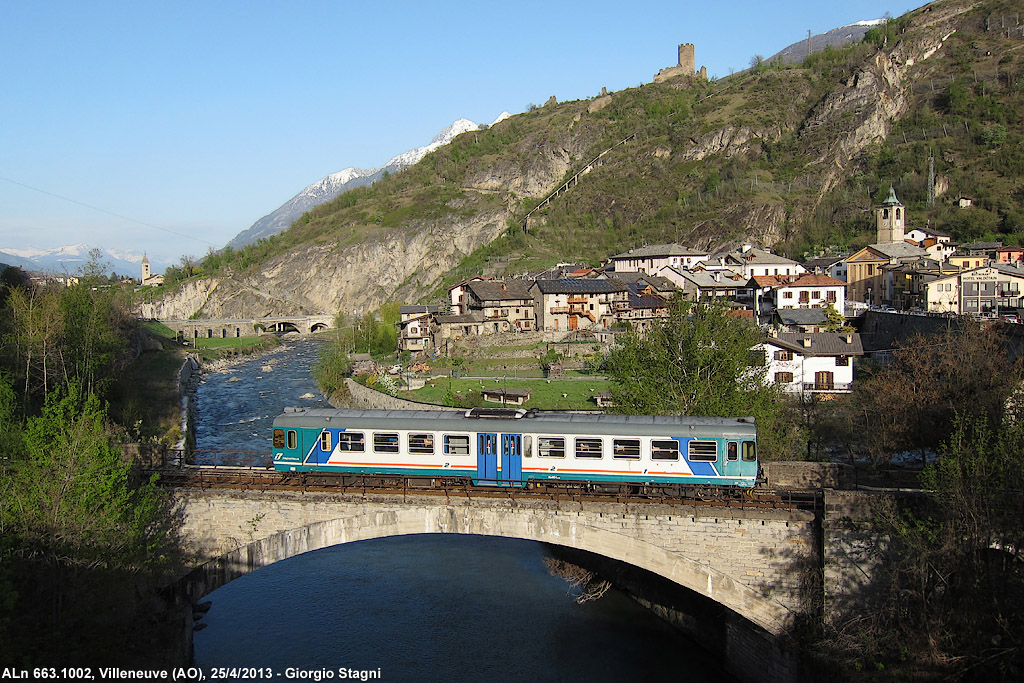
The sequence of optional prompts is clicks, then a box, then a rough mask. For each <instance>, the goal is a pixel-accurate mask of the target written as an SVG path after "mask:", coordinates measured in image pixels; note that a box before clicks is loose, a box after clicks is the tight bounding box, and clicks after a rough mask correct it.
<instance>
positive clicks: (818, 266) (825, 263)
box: [803, 253, 850, 282]
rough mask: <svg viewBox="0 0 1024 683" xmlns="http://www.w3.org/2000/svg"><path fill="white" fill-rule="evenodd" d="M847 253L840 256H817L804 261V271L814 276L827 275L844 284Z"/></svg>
mask: <svg viewBox="0 0 1024 683" xmlns="http://www.w3.org/2000/svg"><path fill="white" fill-rule="evenodd" d="M849 255H850V254H849V253H846V254H842V255H841V256H818V257H815V258H809V259H804V263H803V266H804V270H806V271H807V272H808V273H814V274H816V275H828V276H829V277H831V278H835V279H836V280H842V281H843V282H846V257H847V256H849Z"/></svg>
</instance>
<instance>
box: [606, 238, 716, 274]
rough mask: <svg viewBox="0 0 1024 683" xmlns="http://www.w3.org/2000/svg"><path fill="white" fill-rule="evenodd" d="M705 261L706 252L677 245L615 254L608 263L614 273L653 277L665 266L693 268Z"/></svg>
mask: <svg viewBox="0 0 1024 683" xmlns="http://www.w3.org/2000/svg"><path fill="white" fill-rule="evenodd" d="M707 259H708V254H707V252H703V251H699V250H697V249H690V248H689V247H683V246H680V245H678V244H653V245H651V246H647V247H637V248H636V249H630V250H629V251H627V252H625V253H623V254H616V255H615V256H612V257H611V259H610V263H611V265H612V268H613V269H614V271H615V272H616V273H636V272H641V273H649V274H651V275H654V274H656V273H657V272H658V271H659V270H661V269H662V268H665V267H666V266H679V267H680V268H693V267H695V266H696V265H697V264H698V263H700V262H702V261H706V260H707Z"/></svg>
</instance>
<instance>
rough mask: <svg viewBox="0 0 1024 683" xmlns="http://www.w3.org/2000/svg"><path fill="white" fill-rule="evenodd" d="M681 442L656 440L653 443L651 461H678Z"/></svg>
mask: <svg viewBox="0 0 1024 683" xmlns="http://www.w3.org/2000/svg"><path fill="white" fill-rule="evenodd" d="M678 459H679V442H678V441H676V440H675V439H664V440H658V439H656V440H654V441H652V442H651V460H678Z"/></svg>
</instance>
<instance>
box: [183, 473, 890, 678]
mask: <svg viewBox="0 0 1024 683" xmlns="http://www.w3.org/2000/svg"><path fill="white" fill-rule="evenodd" d="M175 494H176V496H177V500H178V504H179V509H180V512H181V515H182V519H183V521H184V527H183V534H184V536H185V538H186V540H187V542H188V544H189V545H190V546H191V549H193V550H194V551H195V552H196V553H197V556H198V558H199V559H200V561H205V563H204V564H202V565H201V566H200V567H198V568H197V569H196V570H195V571H193V572H192V573H191V574H190V576H189V577H187V579H186V580H187V582H188V583H189V588H188V593H189V595H190V597H192V598H194V599H198V598H199V597H200V596H202V595H204V594H206V593H208V592H210V591H212V590H214V589H216V588H217V587H219V586H221V585H223V584H225V583H227V582H229V581H231V580H233V579H235V578H237V577H239V576H241V575H244V574H246V573H248V572H251V571H254V570H256V569H258V568H260V567H263V566H266V565H269V564H271V563H274V562H278V561H280V560H284V559H287V558H289V557H292V556H295V555H298V554H300V553H304V552H308V551H311V550H317V549H320V548H326V547H329V546H334V545H338V544H341V543H351V542H354V541H362V540H368V539H375V538H383V537H387V536H399V535H407V534H450V533H454V534H478V535H485V536H501V537H506V538H517V539H528V540H535V541H542V542H546V543H552V544H557V545H562V546H567V547H570V548H576V549H580V550H586V551H589V552H592V553H597V554H598V555H602V556H605V557H608V558H612V559H615V560H619V561H622V562H626V563H629V564H631V565H634V566H636V567H640V568H642V569H645V570H648V571H650V572H653V573H655V574H658V575H660V576H663V577H665V578H667V579H669V580H671V581H673V582H675V583H677V584H679V585H681V586H685V587H686V588H689V589H690V590H692V591H694V592H695V593H698V594H700V595H703V596H705V597H706V598H708V599H710V600H713V601H715V602H717V603H719V604H720V605H722V606H724V607H726V608H728V610H729V611H730V612H729V613H730V614H733V615H734V617H733V618H732V622H735V623H730V625H729V627H728V629H727V630H728V635H727V637H726V643H725V645H726V652H725V653H724V654H725V657H727V660H728V661H729V666H730V669H731V670H732V671H734V672H735V673H737V674H739V675H740V676H741V678H743V679H745V680H792V679H793V671H792V667H793V664H792V662H791V658H790V657H789V656H788V655H784V654H780V653H782V650H780V647H781V646H780V643H781V642H782V640H783V639H781V638H779V637H778V636H782V635H783V634H785V633H786V631H787V629H789V627H791V626H792V625H793V622H794V620H795V619H796V617H797V615H799V614H801V613H804V612H806V611H807V610H808V606H809V605H811V604H814V605H817V606H819V607H818V609H820V605H821V604H822V602H824V603H825V604H826V608H828V607H829V606H832V607H835V606H840V605H842V604H843V603H845V602H846V601H849V600H855V599H857V596H858V592H859V589H860V588H861V587H863V586H864V584H865V583H866V582H867V581H868V580H869V579H868V577H869V576H870V565H871V562H872V560H871V558H870V557H869V556H868V555H867V554H866V552H865V547H866V546H865V544H864V543H863V538H862V528H863V524H862V523H860V522H859V521H857V520H858V519H859V518H864V514H863V509H864V506H863V501H862V500H861V499H860V498H859V496H860V494H856V493H854V492H849V491H845V492H844V491H834V490H831V489H830V490H827V491H826V492H825V494H824V497H823V503H824V505H823V506H822V507H820V508H819V509H818V510H816V511H810V510H797V509H785V510H771V509H755V508H753V507H735V506H732V507H707V506H685V505H678V504H675V505H668V504H653V503H643V504H628V505H627V504H622V503H606V502H578V501H577V502H566V501H555V500H549V499H537V498H501V497H499V498H489V497H470V498H455V497H452V498H446V497H445V496H437V495H407V496H399V495H394V496H385V495H376V496H362V495H358V494H337V493H310V492H305V493H303V492H292V491H257V490H227V489H198V488H192V489H177V490H176V492H175ZM740 622H742V625H739V626H737V624H739V623H740ZM769 674H770V675H769Z"/></svg>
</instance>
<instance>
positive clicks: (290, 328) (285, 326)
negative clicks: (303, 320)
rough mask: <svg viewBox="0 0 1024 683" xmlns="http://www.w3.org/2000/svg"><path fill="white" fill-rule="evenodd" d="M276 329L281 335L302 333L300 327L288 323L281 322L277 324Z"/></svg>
mask: <svg viewBox="0 0 1024 683" xmlns="http://www.w3.org/2000/svg"><path fill="white" fill-rule="evenodd" d="M274 327H275V329H276V330H277V331H278V332H280V333H288V332H301V330H300V329H299V327H298V325H296V324H295V323H290V322H286V321H281V322H279V323H277V324H276V325H275V326H274Z"/></svg>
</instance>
